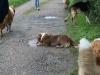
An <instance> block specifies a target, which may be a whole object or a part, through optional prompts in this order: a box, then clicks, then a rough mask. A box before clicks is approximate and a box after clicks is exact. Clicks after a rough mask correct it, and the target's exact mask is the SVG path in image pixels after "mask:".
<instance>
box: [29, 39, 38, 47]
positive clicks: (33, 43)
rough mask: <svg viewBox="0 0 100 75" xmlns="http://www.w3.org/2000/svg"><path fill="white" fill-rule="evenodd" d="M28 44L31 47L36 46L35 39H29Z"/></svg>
mask: <svg viewBox="0 0 100 75" xmlns="http://www.w3.org/2000/svg"><path fill="white" fill-rule="evenodd" d="M28 45H29V46H33V47H36V40H30V41H29V42H28Z"/></svg>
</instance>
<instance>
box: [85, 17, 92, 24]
mask: <svg viewBox="0 0 100 75" xmlns="http://www.w3.org/2000/svg"><path fill="white" fill-rule="evenodd" d="M85 17H86V22H88V23H89V24H91V23H90V20H89V19H88V17H87V16H85Z"/></svg>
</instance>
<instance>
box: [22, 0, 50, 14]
mask: <svg viewBox="0 0 100 75" xmlns="http://www.w3.org/2000/svg"><path fill="white" fill-rule="evenodd" d="M49 1H50V0H46V1H43V2H40V7H41V6H43V5H45V4H46V3H48V2H49ZM34 10H35V8H34V7H31V8H30V9H28V10H26V11H25V12H24V13H23V14H24V15H28V14H30V13H31V12H33V11H34Z"/></svg>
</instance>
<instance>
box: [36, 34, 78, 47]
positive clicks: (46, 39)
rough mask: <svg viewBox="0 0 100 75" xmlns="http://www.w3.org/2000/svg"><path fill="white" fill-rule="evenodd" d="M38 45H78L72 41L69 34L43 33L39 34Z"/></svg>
mask: <svg viewBox="0 0 100 75" xmlns="http://www.w3.org/2000/svg"><path fill="white" fill-rule="evenodd" d="M37 45H38V46H41V45H43V46H54V47H69V46H70V45H72V46H74V47H77V44H76V43H75V42H73V41H72V39H71V38H70V37H69V36H68V35H53V34H47V33H41V34H38V36H37Z"/></svg>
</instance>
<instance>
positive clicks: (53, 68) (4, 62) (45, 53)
mask: <svg viewBox="0 0 100 75" xmlns="http://www.w3.org/2000/svg"><path fill="white" fill-rule="evenodd" d="M42 1H44V0H41V2H42ZM32 2H33V0H30V1H29V2H28V3H25V4H24V5H22V6H20V7H18V8H16V15H15V17H14V21H13V23H12V29H13V32H11V33H9V32H7V31H6V28H5V29H4V31H3V34H4V37H3V38H2V39H0V75H66V74H67V73H68V71H70V70H71V69H72V68H73V67H74V66H75V65H74V63H75V58H74V57H75V56H74V55H73V54H71V53H70V51H69V48H56V47H45V46H36V43H35V41H36V36H37V34H38V33H41V32H48V33H53V34H61V33H63V32H64V31H66V23H64V19H63V15H64V5H63V3H62V1H61V0H50V1H49V2H48V3H47V4H45V5H43V6H41V7H40V11H37V10H35V11H32V12H31V13H30V14H28V15H23V13H24V11H25V10H28V9H29V8H31V7H33V3H32ZM22 10H23V11H22Z"/></svg>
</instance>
